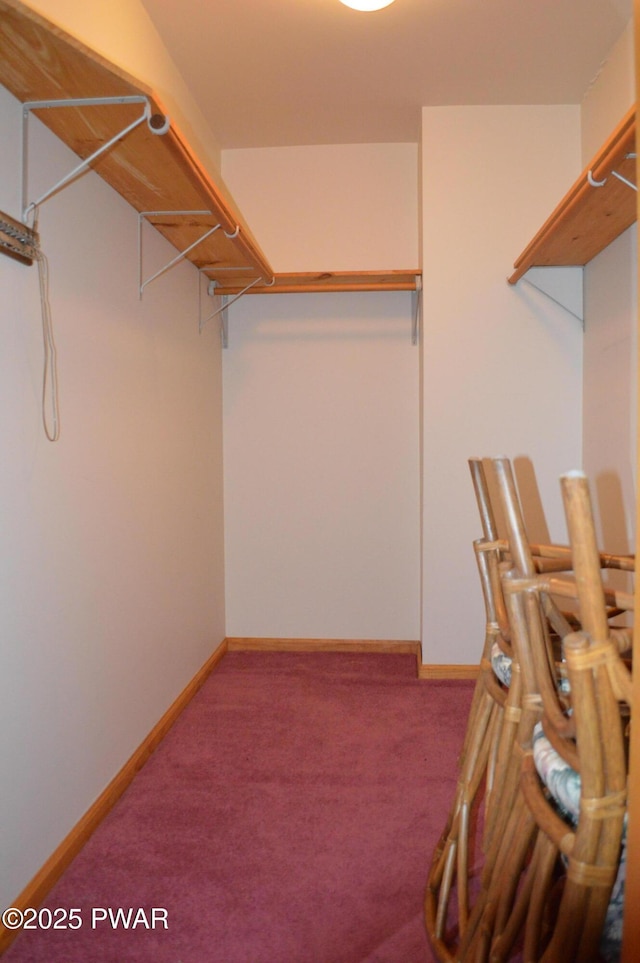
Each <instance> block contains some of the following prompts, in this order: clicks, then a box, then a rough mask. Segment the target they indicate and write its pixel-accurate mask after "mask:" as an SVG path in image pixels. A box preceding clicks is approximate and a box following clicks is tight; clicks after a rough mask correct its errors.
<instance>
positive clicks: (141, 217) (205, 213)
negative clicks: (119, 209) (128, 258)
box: [138, 211, 222, 300]
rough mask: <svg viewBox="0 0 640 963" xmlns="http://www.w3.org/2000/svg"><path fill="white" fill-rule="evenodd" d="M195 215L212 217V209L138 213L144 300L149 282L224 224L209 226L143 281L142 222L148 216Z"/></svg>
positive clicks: (139, 272) (139, 263)
mask: <svg viewBox="0 0 640 963" xmlns="http://www.w3.org/2000/svg"><path fill="white" fill-rule="evenodd" d="M194 216H201V217H204V216H207V217H211V211H141V212H140V213H139V214H138V284H139V296H140V300H142V295H143V292H144V289H145V288H146V286H147V285H148V284H151V282H152V281H155V280H156V278H159V277H160V275H162V274H164V273H165V272H166V271H168V270H169V269H170V268H172V267H174V265H176V264H178V262H179V261H182V260H183V259H184V258H185V257H186V256H187V254H189V252H190V251H193V249H194V247H197V246H198V244H202V242H203V241H204V240H206V239H207V238H208V237H210V236H211V235H212V234H214V233H215V232H216V231H217V230H218V229H219V228H220V227H221V226H222V225H221V224H216V225H215V227H211V228H209V230H208V231H205V233H204V234H203V235H202V237H199V238H198V239H197V240H196V241H194V242H193V244H190V245H189V247H187V248H185V249H184V251H180V252H179V254H177V255H176V256H175V257H174V258H172V259H171V260H170V261H169V263H168V264H165V265H164V267H161V268H160V270H159V271H156V272H155V274H152V275H151V277H150V278H147V279H146V281H143V280H142V224H143V221H144V219H145V218H147V217H194Z"/></svg>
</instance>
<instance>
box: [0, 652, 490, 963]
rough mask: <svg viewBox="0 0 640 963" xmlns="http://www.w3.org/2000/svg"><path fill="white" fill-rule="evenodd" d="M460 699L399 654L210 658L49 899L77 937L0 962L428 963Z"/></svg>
mask: <svg viewBox="0 0 640 963" xmlns="http://www.w3.org/2000/svg"><path fill="white" fill-rule="evenodd" d="M471 694H472V685H471V683H468V682H440V681H437V682H436V681H430V682H425V681H422V682H420V681H418V680H417V679H416V678H415V659H414V657H413V656H408V655H407V656H403V655H368V654H354V655H348V654H326V653H318V654H294V653H264V654H263V653H260V654H257V653H245V652H232V653H228V654H227V655H226V656H225V658H224V659H223V660H222V662H221V664H220V666H219V668H218V669H217V670H216V671H215V672H214V673H213V675H212V676H211V677H210V678H209V679H208V681H207V682H206V684H205V685H204V687H203V688H202V689H201V690H200V692H199V693H198V694H197V696H196V697H195V699H194V700H193V701H192V702H191V704H190V705H189V706H188V708H187V709H186V710H185V712H184V713H183V714H182V716H181V717H180V719H179V720H178V722H177V723H176V725H175V726H174V728H173V729H172V730H171V732H170V733H169V735H168V736H167V737H166V739H165V740H164V742H163V743H162V745H161V746H160V748H159V749H158V750H157V751H156V753H155V754H154V755H153V756H152V757H151V759H150V760H149V762H148V763H147V765H146V766H145V767H144V769H143V770H142V771H141V772H140V773H139V775H138V776H137V777H136V779H135V781H134V783H133V784H132V785H131V787H130V788H129V789H128V790H127V792H126V793H125V794H124V796H123V797H122V799H121V800H120V801H119V803H118V804H117V805H116V807H115V808H114V809H113V810H112V811H111V813H110V814H109V816H108V817H107V818H106V820H105V821H104V822H103V823H102V824H101V826H100V827H99V829H98V830H97V832H96V833H95V834H94V835H93V836H92V838H91V839H90V840H89V842H88V843H87V845H86V846H85V848H84V849H83V851H82V852H81V853H80V855H79V856H78V857H77V858H76V860H75V861H74V863H73V864H72V865H71V867H70V868H69V869H68V870H67V872H66V873H65V875H64V876H63V877H62V879H61V880H60V881H59V882H58V884H57V885H56V887H55V888H54V889H53V890H52V891H51V893H50V894H49V897H48V899H47V901H46V904H45V906H46V907H49V908H50V909H52V910H55V909H56V908H60V909H61V910H67V911H70V910H72V909H76V910H78V912H77V913H75V914H73V915H71V914H70V915H69V917H68V924H71V921H72V920H73V925H74V926H75V927H76V928H75V929H72V928H69V925H68V926H67V928H66V929H47V930H43V931H36V932H23V933H21V934H20V936H19V937H18V938H17V939H16V941H15V943H14V944H13V946H12V947H11V948H10V949H9V950H8V951H7V953H6V954H5V957H4V960H6V961H7V963H431V961H433V960H434V959H435V957H434V955H433V953H432V952H431V950H430V948H429V945H428V941H427V938H426V935H425V931H424V925H423V917H422V900H423V893H424V886H425V880H426V874H427V870H428V865H429V861H430V858H431V853H432V850H433V847H434V845H435V843H436V840H437V838H438V836H439V834H440V832H441V830H442V827H443V825H444V821H445V818H446V813H447V810H448V807H449V805H450V802H451V799H452V797H453V792H454V788H455V781H456V764H457V756H458V752H459V749H460V747H461V744H462V738H463V734H464V727H465V723H466V717H467V712H468V708H469V703H470V699H471ZM154 909H155V913H154ZM118 910H121V911H122V912H121V914H120V916H118V915H117V911H118ZM129 910H132V911H133V912H131V913H129ZM109 911H111V915H110V914H109ZM139 911H140V912H139ZM92 916H93V920H92ZM127 917H128V926H126V927H125V923H127ZM154 917H155V920H154ZM41 919H42V921H43V922H44V924H45V925H46V924H47V922H48V914H47V913H46V912H45V913H44V914H41ZM53 919H54V921H56V920H57V921H58V922H60V921H61V920H62V913H59V914H58V915H57V916H56V915H55V914H54V917H53ZM80 922H81V924H82V925H78V924H79V923H80ZM154 922H155V925H154V926H152V925H151V924H152V923H154Z"/></svg>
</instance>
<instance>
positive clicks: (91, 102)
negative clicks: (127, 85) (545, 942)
mask: <svg viewBox="0 0 640 963" xmlns="http://www.w3.org/2000/svg"><path fill="white" fill-rule="evenodd" d="M114 104H118V105H122V104H143V105H144V109H143V112H142V114H141V115H140V116H139V117H137V118H136V119H135V120H134V121H132V123H130V124H128V125H127V126H126V127H125V128H124V129H123V130H121V131H119V133H117V134H116V135H115V136H114V137H112V138H111V139H110V140H108V141H107V142H106V143H104V144H102V146H101V147H99V148H98V149H97V150H96V151H94V152H93V154H91V155H90V156H89V157H86V158H85V159H84V160H83V161H81V162H80V164H78V165H77V166H76V167H74V168H73V170H72V171H71V172H70V173H69V174H67V175H66V177H63V178H62V179H61V180H59V181H58V182H57V184H54V186H53V187H52V188H50V189H49V190H48V191H45V193H44V194H41V195H40V197H39V198H38V199H37V200H35V201H32V202H31V203H29V202H28V200H29V198H28V174H29V116H30V115H31V112H32V111H33V110H45V109H48V108H56V107H101V106H110V105H114ZM145 121H146V122H147V125H148V127H149V130H150V131H151V133H152V134H166V132H167V131H168V130H169V118H168V117H165V116H162V115H160V114H153V115H152V114H151V104H150V102H149V99H148V97H144V96H142V95H139V96H138V95H136V96H131V97H87V98H75V99H71V100H32V101H28V102H27V103H24V104H23V105H22V220H23V222H24V223H25V224H26V223H27V222H28V219H29V216H30V215H31V214H32V213H33V214H34V215H35V212H36V210H37V208H38V207H39V206H40V204H42V203H44V201H46V200H48V199H49V198H50V197H51V196H52V195H53V194H55V193H57V192H58V191H59V190H61V189H62V188H63V187H66V186H67V184H70V183H71V181H73V180H75V179H76V177H78V176H79V175H80V174H82V172H83V171H85V170H87V168H89V167H90V166H91V164H93V162H94V161H95V160H96V159H97V158H98V157H100V156H101V155H102V154H104V153H105V151H108V150H109V149H110V148H111V147H113V145H114V144H116V143H117V142H118V141H119V140H122V138H123V137H126V136H127V134H129V133H131V131H132V130H135V128H136V127H139V126H140V124H142V123H144V122H145Z"/></svg>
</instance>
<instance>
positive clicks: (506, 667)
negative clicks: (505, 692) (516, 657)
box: [491, 642, 513, 689]
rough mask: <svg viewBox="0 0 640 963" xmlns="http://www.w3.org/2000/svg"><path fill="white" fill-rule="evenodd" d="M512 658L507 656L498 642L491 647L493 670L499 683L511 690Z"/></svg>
mask: <svg viewBox="0 0 640 963" xmlns="http://www.w3.org/2000/svg"><path fill="white" fill-rule="evenodd" d="M512 661H513V660H512V659H511V656H509V655H507V654H506V653H505V652H503V651H502V649H501V648H500V644H499V643H498V642H494V643H493V645H492V647H491V668H492V669H493V672H494V675H495V676H496V678H497V679H498V681H499V682H502V684H503V685H504V686H506V687H507V689H508V688H509V686H510V685H511V664H512Z"/></svg>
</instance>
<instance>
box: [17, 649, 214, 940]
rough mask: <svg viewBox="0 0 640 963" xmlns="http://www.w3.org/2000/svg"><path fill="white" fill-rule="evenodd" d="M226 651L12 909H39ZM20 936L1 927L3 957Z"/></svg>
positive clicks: (199, 676)
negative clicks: (31, 907)
mask: <svg viewBox="0 0 640 963" xmlns="http://www.w3.org/2000/svg"><path fill="white" fill-rule="evenodd" d="M226 651H227V642H226V639H225V640H224V641H223V642H222V643H221V644H220V645H219V646H218V648H217V649H216V650H215V652H214V653H213V654H212V655H211V657H210V658H209V659H207V661H206V662H205V664H204V665H203V666H202V668H201V669H200V670H199V671H198V672H197V673H196V675H195V676H194V677H193V679H192V680H191V682H189V684H188V685H187V686H186V688H185V689H183V691H182V692H181V693H180V695H179V696H178V698H177V699H176V700H175V702H173V703H172V705H171V706H169V708H168V709H167V711H166V712H165V714H164V715H163V716H162V718H161V719H160V721H159V722H158V723H157V725H155V726H154V727H153V729H152V730H151V732H150V733H149V735H148V736H147V737H146V739H145V740H144V742H142V743H141V745H140V746H139V747H138V748H137V749H136V751H135V752H134V753H133V755H132V756H131V758H130V759H129V760H128V761H127V762H126V763H125V765H124V766H123V767H122V769H121V770H120V772H119V773H117V775H116V776H114V778H113V779H112V780H111V782H110V783H109V785H108V786H107V788H106V789H105V790H104V791H103V792H102V793H101V794H100V795H99V796H98V798H97V799H96V801H95V802H94V803H93V805H92V806H91V807H90V808H89V809H88V810H87V812H86V813H85V814H84V816H83V817H82V818H81V819H80V821H79V822H78V823H76V825H75V826H74V827H73V829H72V830H71V832H70V833H69V834H68V835H67V836H66V837H65V838H64V839H63V840H62V842H61V843H60V845H59V846H58V848H57V849H56V850H55V851H54V852H53V853H52V854H51V856H50V857H49V859H48V860H47V861H46V863H45V864H44V866H43V867H42V868H41V869H40V870H39V871H38V872H37V873H36V875H35V876H34V877H33V879H32V880H31V882H30V883H28V884H27V886H26V887H25V888H24V889H23V891H22V892H21V893H20V895H19V896H18V897H17V898H16V899H15V900H14V901H13V903H12V906H15V907H16V908H17V909H19V910H23V911H24V910H25V909H26V908H27V907H29V906H33V907H38V906H39V905H40V903H41V902H42V901H43V900H44V898H45V896H46V895H47V893H48V892H49V890H50V889H51V888H52V887H53V885H54V884H55V883H56V882H57V881H58V879H59V878H60V876H62V874H63V872H64V871H65V869H66V868H67V867H68V866H69V864H70V863H71V862H72V860H73V859H74V858H75V857H76V856H77V855H78V853H79V852H80V850H81V849H82V847H83V846H84V844H85V843H86V842H87V840H88V839H89V837H90V836H91V835H92V833H94V832H95V830H96V829H97V828H98V826H99V825H100V823H101V822H102V820H103V819H104V818H105V816H106V815H107V813H108V812H109V811H110V810H111V809H112V808H113V806H114V805H115V804H116V803H117V801H118V799H119V798H120V796H122V794H123V793H124V791H125V789H126V788H127V787H128V786H129V785H130V783H131V782H132V780H133V779H134V777H135V776H136V774H137V773H138V772H139V771H140V770H141V769H142V767H143V766H144V764H145V763H146V761H147V760H148V758H149V757H150V756H151V754H152V753H153V752H154V751H155V750H156V749H157V747H158V746H159V744H160V743H161V742H162V740H163V739H164V737H165V736H166V734H167V732H168V731H169V729H170V728H171V727H172V725H173V724H174V722H175V721H176V719H177V718H178V716H179V715H180V713H181V712H182V711H183V709H185V708H186V706H187V705H188V704H189V702H191V700H192V699H193V697H194V695H195V694H196V692H197V691H198V689H200V687H201V686H202V685H203V683H204V682H205V681H206V679H207V677H208V676H209V675H210V674H211V673H212V672H213V670H214V669H215V667H216V666H217V664H218V662H220V660H221V659H222V657H223V655H224V654H225V652H226ZM19 932H20V930H8V929H7V928H6V927H4V926H1V925H0V955H1V954H2V953H4V951H5V950H6V949H7V948H8V946H9V945H10V944H11V943H12V942H13V940H14V939H15V938H16V936H17V935H18V933H19Z"/></svg>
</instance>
